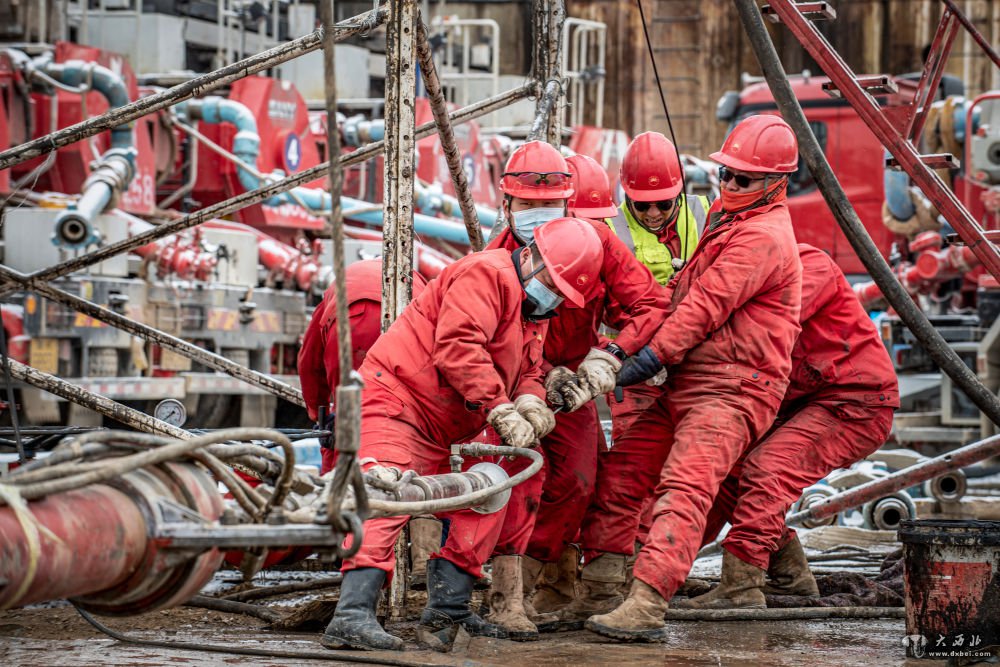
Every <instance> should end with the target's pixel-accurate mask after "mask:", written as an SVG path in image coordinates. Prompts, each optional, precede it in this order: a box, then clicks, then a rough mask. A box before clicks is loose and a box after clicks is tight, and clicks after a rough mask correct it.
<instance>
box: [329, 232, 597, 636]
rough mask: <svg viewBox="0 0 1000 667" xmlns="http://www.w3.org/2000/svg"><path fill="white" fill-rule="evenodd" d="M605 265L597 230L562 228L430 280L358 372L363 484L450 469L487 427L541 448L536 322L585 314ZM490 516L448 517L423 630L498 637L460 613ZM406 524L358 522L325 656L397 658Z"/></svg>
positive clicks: (487, 546) (399, 520)
mask: <svg viewBox="0 0 1000 667" xmlns="http://www.w3.org/2000/svg"><path fill="white" fill-rule="evenodd" d="M567 238H568V239H572V242H566V241H565V240H564V239H567ZM601 254H602V249H601V243H600V238H599V237H598V236H597V234H596V232H594V231H593V229H592V227H591V226H590V225H589V224H588V223H585V222H582V221H580V220H573V219H570V218H567V219H563V220H556V221H553V222H552V223H551V224H550V225H548V226H547V227H546V229H545V230H543V231H542V230H540V231H539V233H538V234H536V239H535V244H534V245H533V246H532V247H530V248H521V249H518V250H517V251H515V252H513V253H511V252H508V251H507V250H487V251H483V252H480V253H476V254H474V255H469V256H467V257H464V258H462V259H460V260H458V261H457V262H455V263H454V264H452V265H451V266H449V267H447V268H446V269H445V270H444V271H443V272H442V273H441V275H440V276H439V277H438V278H437V279H435V280H434V281H432V282H431V283H429V284H428V285H427V288H426V289H425V290H424V292H423V294H421V295H420V297H419V298H417V299H416V300H414V301H413V302H412V303H411V304H410V305H409V306H408V307H407V308H406V309H405V310H404V311H403V313H402V314H401V315H400V316H399V318H398V319H397V320H396V321H395V322H394V323H393V325H392V326H391V327H390V328H389V330H388V331H387V332H386V333H384V334H383V335H382V336H381V337H380V338H379V339H378V341H376V343H375V344H374V345H373V346H372V349H371V350H370V351H369V352H368V355H367V356H366V357H365V361H364V363H363V364H362V365H361V375H362V378H363V380H364V383H365V390H364V393H363V398H362V407H361V415H362V418H361V448H360V451H359V454H358V455H359V457H360V460H361V463H362V468H363V469H364V470H366V473H367V475H368V476H374V477H376V478H378V479H379V480H381V481H382V482H386V483H391V482H393V481H398V480H399V479H400V478H401V476H402V473H403V471H406V470H414V471H416V472H417V473H418V474H434V473H440V472H448V471H449V470H450V467H449V456H450V446H451V444H452V443H454V442H467V441H468V438H469V437H470V436H473V435H475V434H477V433H479V432H481V431H482V430H483V428H484V427H485V426H486V424H487V423H488V424H489V425H490V426H492V427H493V429H494V430H495V431H496V432H497V433H498V434H499V436H500V438H501V439H502V441H503V442H504V443H505V444H507V445H510V446H513V447H534V446H537V442H538V440H539V439H540V438H543V437H544V436H546V435H548V433H549V432H550V431H551V430H552V429H553V428H554V427H555V417H554V415H553V413H552V410H551V409H550V408H549V407H548V406H547V405H546V403H545V387H544V385H543V379H542V366H541V364H542V341H543V338H544V334H545V328H546V323H545V319H546V318H547V317H548V316H549V315H550V314H551V313H552V312H553V311H554V310H555V309H556V308H557V307H558V306H559V304H560V303H561V302H562V301H563V299H566V300H569V301H571V302H573V303H576V304H579V305H581V306H582V305H583V304H584V303H586V302H587V300H588V299H590V298H591V296H592V292H593V290H594V288H595V286H596V285H598V284H599V283H598V280H597V270H598V267H600V265H601ZM491 516H492V515H475V513H473V512H464V513H461V512H459V513H453V514H451V516H450V517H449V518H450V520H451V530H450V531H449V534H448V539H447V541H446V543H445V545H444V546H443V547H442V549H441V551H440V552H438V553H437V554H435V555H434V556H433V557H432V559H431V561H430V562H429V563H428V568H427V569H428V572H427V589H428V600H427V607H426V608H425V610H424V612H423V615H422V616H421V619H420V626H421V629H423V630H425V631H426V632H430V633H435V632H438V631H441V632H444V631H445V630H447V629H450V628H452V627H453V626H455V625H460V626H461V627H463V628H465V629H466V631H468V632H469V633H470V634H473V635H486V636H494V637H503V636H506V633H505V632H504V631H503V630H502V629H501V628H499V627H498V626H496V625H492V624H489V623H486V622H485V621H483V619H482V618H480V617H479V616H478V615H476V614H474V613H473V612H472V611H471V610H470V609H469V601H470V598H471V595H472V587H473V584H474V583H475V581H476V580H477V579H478V578H479V577H480V576H481V574H482V564H483V562H484V561H485V560H486V559H487V557H488V556H489V555H490V553H491V551H492V549H493V546H494V543H495V540H496V535H497V533H498V530H499V526H497V527H496V528H495V529H486V528H485V527H484V526H481V525H480V524H479V522H480V521H489V520H490V517H491ZM406 520H407V517H405V516H395V517H381V518H376V519H372V520H369V521H368V522H366V524H365V537H364V542H363V544H362V545H361V547H360V549H359V550H358V552H357V553H356V554H355V555H354V556H353V557H351V558H348V559H345V560H344V563H343V567H342V571H343V572H344V579H343V583H342V584H341V592H340V601H339V602H338V604H337V610H336V613H335V614H334V617H333V619H332V620H331V621H330V624H329V626H328V627H327V628H326V631H325V633H324V634H323V637H322V643H323V645H324V646H326V647H328V648H355V649H395V650H401V649H402V648H403V642H402V640H401V639H399V638H398V637H395V636H393V635H391V634H389V633H387V632H386V631H385V630H383V629H382V627H381V626H380V625H379V623H378V621H377V620H376V617H375V609H376V605H377V602H378V598H379V595H380V591H381V590H382V588H383V587H384V586H385V584H386V582H387V579H388V577H389V575H390V574H391V573H392V571H393V568H394V565H395V558H394V554H393V547H394V545H395V542H396V537H397V535H398V534H399V531H400V530H401V529H402V527H403V524H405V522H406ZM497 523H499V521H497ZM469 536H473V537H472V538H470V537H469Z"/></svg>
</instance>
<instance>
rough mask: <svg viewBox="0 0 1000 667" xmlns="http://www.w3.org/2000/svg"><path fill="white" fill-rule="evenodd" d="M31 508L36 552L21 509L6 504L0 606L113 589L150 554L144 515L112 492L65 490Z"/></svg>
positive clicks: (0, 517)
mask: <svg viewBox="0 0 1000 667" xmlns="http://www.w3.org/2000/svg"><path fill="white" fill-rule="evenodd" d="M28 509H29V510H30V513H31V515H32V517H33V519H32V518H29V517H27V516H25V517H24V520H25V521H27V522H28V523H29V527H28V530H29V532H34V533H35V534H36V535H37V547H35V548H33V547H32V542H34V540H32V539H29V535H28V534H26V533H25V527H24V525H22V521H21V520H19V519H18V514H17V513H16V512H15V510H14V509H13V508H12V507H11V506H9V505H7V506H3V507H0V609H11V608H13V607H21V606H24V605H26V604H31V603H33V602H41V601H44V600H55V599H60V598H66V597H76V596H80V595H86V594H88V593H94V592H97V591H103V590H106V589H109V588H112V587H114V586H117V585H118V584H120V583H121V582H122V581H124V580H125V579H127V578H128V577H129V575H130V574H131V573H132V572H134V571H135V570H136V569H137V568H138V567H139V564H140V563H141V562H142V560H143V557H144V555H145V553H146V543H147V537H146V521H145V519H144V518H143V516H142V512H141V511H140V509H139V507H138V506H137V505H136V504H135V503H134V502H132V501H131V500H130V499H129V498H128V496H126V495H125V494H124V493H122V492H121V491H118V490H116V489H112V488H111V487H108V486H104V485H99V486H91V487H87V488H83V489H79V490H76V491H69V492H67V493H60V494H58V495H55V496H51V497H48V498H43V499H42V500H38V501H34V502H31V503H29V505H28ZM32 524H34V525H32ZM38 526H42V527H44V528H45V529H47V530H39V529H38ZM32 529H34V530H32ZM47 531H51V533H49V532H47Z"/></svg>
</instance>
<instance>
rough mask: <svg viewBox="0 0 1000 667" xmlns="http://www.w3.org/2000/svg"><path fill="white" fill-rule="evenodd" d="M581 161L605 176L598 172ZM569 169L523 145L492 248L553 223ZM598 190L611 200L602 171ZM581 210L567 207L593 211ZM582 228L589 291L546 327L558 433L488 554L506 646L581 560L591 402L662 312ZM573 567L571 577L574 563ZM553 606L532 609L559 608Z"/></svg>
mask: <svg viewBox="0 0 1000 667" xmlns="http://www.w3.org/2000/svg"><path fill="white" fill-rule="evenodd" d="M570 159H571V160H574V161H575V162H577V163H580V162H581V161H583V160H584V158H582V156H577V157H576V158H570ZM586 160H590V162H592V163H593V166H594V167H595V168H596V169H597V170H598V171H599V172H600V173H601V174H604V170H603V169H602V168H601V167H600V165H597V163H596V162H594V161H593V160H592V159H590V158H586ZM572 172H573V168H571V167H570V166H569V165H568V164H567V161H566V160H565V159H564V158H563V157H562V155H561V154H560V153H559V151H558V150H557V149H556V148H554V147H553V146H551V145H550V144H547V143H543V142H529V143H526V144H524V145H523V146H521V147H519V148H518V149H517V150H516V151H514V153H512V154H511V157H510V160H509V161H508V164H507V167H506V170H505V172H504V176H503V177H502V179H501V181H500V189H501V191H502V192H503V193H504V195H505V200H506V205H507V208H508V209H509V210H510V211H512V216H511V217H512V223H513V224H511V225H510V226H509V228H508V229H506V230H504V231H503V233H501V234H500V235H499V236H498V237H497V238H495V239H494V240H493V241H492V242H491V243H490V245H489V247H490V248H503V249H505V250H506V251H507V252H518V251H520V249H522V248H525V247H530V246H531V244H532V243H533V242H534V241H535V240H536V238H537V235H538V233H539V230H542V229H546V230H547V228H548V226H549V225H550V224H552V223H549V222H547V221H545V219H544V218H546V217H548V216H551V215H554V214H556V213H559V214H562V210H564V209H565V207H566V206H567V203H568V202H569V201H572V198H573V197H574V196H576V195H575V194H574V187H575V188H576V191H575V192H576V193H579V192H580V191H581V187H580V185H581V184H580V183H579V182H574V181H573V180H572V179H571V173H572ZM600 185H601V186H602V187H603V188H604V190H605V194H606V195H607V196H608V198H609V199H610V195H609V194H607V175H606V174H604V180H603V183H601V184H600ZM583 186H584V187H583V188H582V189H585V190H586V191H587V196H588V198H589V196H590V194H592V193H593V192H595V188H594V187H593V183H585V184H583ZM609 203H610V202H609ZM584 208H585V207H579V208H576V207H575V208H574V210H575V211H576V212H577V213H581V212H586V213H589V214H591V215H593V214H595V212H594V211H593V210H590V209H586V210H582V209H584ZM539 211H545V213H539ZM604 212H605V213H612V212H613V208H612V209H607V207H606V209H605V210H604ZM527 214H532V216H533V217H532V225H530V226H529V225H527V224H524V223H523V221H524V219H525V218H526V217H527ZM536 223H537V224H536ZM579 223H580V224H581V225H583V226H585V227H587V228H588V229H589V230H591V231H593V233H594V235H596V236H597V237H599V239H600V243H601V246H602V253H601V255H602V260H601V261H598V263H597V264H595V265H594V268H595V269H596V273H595V275H594V276H593V279H594V281H595V284H594V285H593V286H592V290H591V293H590V298H588V300H587V301H586V303H582V304H581V303H572V302H569V301H566V302H564V303H562V304H561V305H560V306H559V307H558V308H557V309H556V310H555V311H553V315H555V316H556V317H554V318H553V319H551V320H550V321H549V327H548V332H547V333H546V336H545V345H544V360H543V362H542V364H543V368H544V370H545V388H546V392H547V395H548V401H549V403H550V404H552V405H554V406H558V407H560V408H561V411H560V412H559V413H558V414H556V423H555V428H554V429H553V430H552V432H551V433H549V434H548V435H547V436H546V437H544V438H542V440H541V448H542V451H543V452H544V455H545V461H546V464H545V467H544V468H543V469H542V470H541V471H540V472H539V473H538V474H537V475H535V476H534V477H532V478H530V479H528V480H526V481H525V482H523V483H521V484H520V485H518V486H517V487H515V489H514V491H513V493H512V496H511V499H510V502H509V503H508V506H507V515H506V518H505V521H504V524H503V530H502V531H501V534H500V537H499V538H498V540H497V545H496V549H495V551H494V554H495V555H494V558H493V582H492V587H491V590H490V594H489V600H490V614H489V616H488V617H487V618H488V620H490V621H491V622H493V623H496V624H498V625H500V626H502V627H504V628H505V629H506V630H507V631H508V634H509V635H510V638H511V639H530V638H533V637H535V636H537V634H538V630H537V628H536V626H535V624H534V623H533V621H532V618H536V617H537V613H536V610H535V609H534V608H533V607H532V605H531V602H530V593H531V592H532V591H533V590H534V588H535V582H536V581H537V580H538V578H539V574H540V573H541V571H542V569H543V566H544V565H545V564H546V563H556V562H558V561H560V559H561V557H562V556H563V554H564V551H566V550H567V549H570V550H571V551H572V555H570V556H569V557H568V558H567V560H568V561H573V559H574V558H576V560H577V561H578V557H577V556H575V554H576V553H577V552H576V549H575V547H572V548H571V547H570V546H569V545H570V542H571V541H572V540H574V539H575V538H576V536H577V534H578V532H579V528H580V522H581V521H582V519H583V513H584V511H585V510H586V508H587V500H588V498H589V497H590V494H591V492H592V491H593V483H594V478H595V476H596V473H597V454H598V448H599V447H602V446H603V444H604V437H603V435H602V433H601V427H600V421H599V419H598V417H597V407H596V406H595V404H594V402H593V401H592V399H593V398H594V397H595V396H598V395H601V394H603V393H605V392H607V391H610V390H612V389H613V388H614V384H615V373H616V372H617V370H618V369H619V368H620V367H621V362H622V361H623V360H624V359H625V358H626V357H627V356H628V355H629V354H631V353H634V352H637V351H638V350H639V349H640V348H641V347H642V346H643V345H645V344H646V343H647V342H649V340H650V338H651V337H652V335H653V332H654V331H655V330H656V329H657V327H658V326H659V323H660V322H661V321H662V319H663V317H664V315H665V312H666V310H665V309H666V295H665V292H664V290H663V289H662V288H661V287H660V285H658V284H657V283H656V281H655V280H654V279H653V276H652V275H651V274H650V272H649V270H648V269H646V267H644V266H643V265H642V264H641V263H639V262H638V260H636V259H635V257H633V256H632V254H631V253H630V252H629V250H628V248H627V247H626V246H625V244H624V243H622V242H621V241H620V240H618V239H617V238H616V237H615V235H614V234H613V233H612V232H611V230H610V228H609V227H608V226H607V225H606V224H605V223H604V222H603V221H597V222H595V221H593V220H587V221H583V220H580V221H579ZM559 240H560V242H561V243H565V244H566V248H565V249H566V251H568V252H572V251H573V248H574V246H576V245H577V243H578V241H577V239H576V238H575V237H573V236H570V235H568V234H564V235H560V236H559ZM605 311H608V312H611V313H613V319H612V320H611V321H612V324H613V325H614V326H616V327H618V328H620V329H621V333H620V334H619V337H618V338H617V340H616V341H615V342H614V343H611V344H603V345H601V344H600V339H599V337H598V334H597V330H598V327H599V326H600V324H601V318H602V315H603V314H604V312H605ZM515 465H518V466H520V465H522V464H520V463H519V462H516V463H515ZM511 470H512V471H513V470H514V468H511ZM573 567H574V572H575V564H574V565H573ZM574 579H575V577H574ZM526 592H527V593H528V596H527V599H526V596H525V593H526ZM543 601H544V598H543ZM550 602H551V603H552V604H548V603H547V605H546V608H543V609H542V610H538V612H544V611H549V610H550V609H551V608H552V607H554V606H557V605H558V603H560V601H559V600H550ZM561 602H562V603H565V602H568V600H565V601H561Z"/></svg>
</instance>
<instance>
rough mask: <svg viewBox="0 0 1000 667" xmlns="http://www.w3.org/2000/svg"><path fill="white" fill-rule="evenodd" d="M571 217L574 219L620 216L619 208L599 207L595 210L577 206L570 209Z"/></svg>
mask: <svg viewBox="0 0 1000 667" xmlns="http://www.w3.org/2000/svg"><path fill="white" fill-rule="evenodd" d="M569 215H570V216H571V217H574V218H592V219H594V218H600V219H602V220H603V219H604V218H613V217H615V216H616V215H618V207H617V206H597V207H594V208H581V207H579V206H575V207H573V208H571V209H569Z"/></svg>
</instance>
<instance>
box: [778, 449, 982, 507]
mask: <svg viewBox="0 0 1000 667" xmlns="http://www.w3.org/2000/svg"><path fill="white" fill-rule="evenodd" d="M997 454H1000V435H995V436H993V437H991V438H987V439H985V440H980V441H979V442H974V443H971V444H968V445H966V446H965V447H960V448H959V449H956V450H955V451H953V452H950V453H948V454H944V455H942V456H938V457H936V458H933V459H927V460H926V461H924V462H922V463H918V464H916V465H912V466H910V467H909V468H904V469H903V470H900V471H898V472H894V473H892V474H891V475H887V476H886V477H882V478H880V479H877V480H873V481H871V482H866V483H864V484H861V485H860V486H856V487H854V488H853V489H851V490H849V491H845V492H843V493H839V494H837V495H835V496H831V497H830V498H827V499H825V500H820V501H818V502H816V503H814V504H812V505H810V506H809V508H808V509H805V510H802V511H801V512H796V513H795V514H791V515H789V516H788V518H787V520H786V522H787V523H788V525H789V526H791V525H794V524H798V523H802V522H803V521H807V520H808V521H815V520H819V519H823V518H825V517H828V516H832V515H834V514H839V513H840V512H843V511H845V510H849V509H853V508H855V507H859V506H861V505H864V504H865V503H867V502H871V501H873V500H876V499H878V498H882V497H884V496H890V495H892V494H893V493H895V492H897V491H902V490H903V489H908V488H910V487H911V486H915V485H917V484H921V483H922V482H926V481H927V480H929V479H934V478H935V477H939V476H940V475H944V474H946V473H950V472H952V471H955V470H959V469H961V468H964V467H966V466H970V465H973V464H974V463H979V462H980V461H983V460H985V459H988V458H990V457H991V456H996V455H997Z"/></svg>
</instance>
